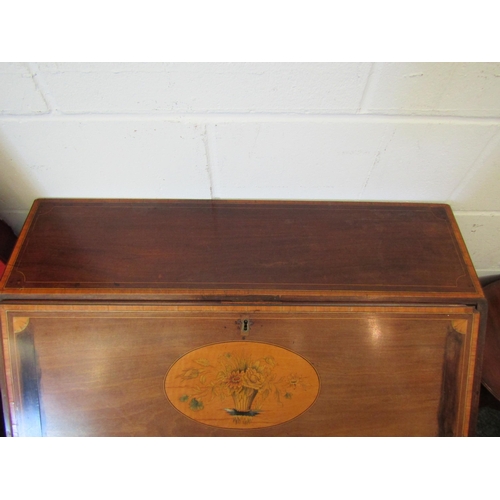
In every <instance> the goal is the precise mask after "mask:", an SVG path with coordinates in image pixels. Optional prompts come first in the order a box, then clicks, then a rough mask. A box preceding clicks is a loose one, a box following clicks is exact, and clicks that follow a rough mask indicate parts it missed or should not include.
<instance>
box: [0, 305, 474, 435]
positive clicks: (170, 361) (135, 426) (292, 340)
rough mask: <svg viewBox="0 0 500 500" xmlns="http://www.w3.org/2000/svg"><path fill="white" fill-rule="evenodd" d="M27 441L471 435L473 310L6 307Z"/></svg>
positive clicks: (15, 391) (16, 397) (11, 385)
mask: <svg viewBox="0 0 500 500" xmlns="http://www.w3.org/2000/svg"><path fill="white" fill-rule="evenodd" d="M2 329H3V334H4V335H3V336H4V356H5V367H6V380H7V391H8V399H9V409H10V412H9V417H10V419H11V428H12V433H13V434H14V435H44V436H275V435H283V436H436V435H464V434H466V433H467V428H468V418H469V411H470V400H471V394H472V374H473V368H474V367H473V364H474V358H475V342H476V333H477V321H476V313H475V310H474V309H473V308H468V307H434V308H431V307H408V308H403V307H312V306H289V307H285V306H260V307H257V306H255V307H254V306H243V305H241V306H125V305H122V306H67V305H66V306H64V305H50V306H49V305H47V306H22V305H3V306H2Z"/></svg>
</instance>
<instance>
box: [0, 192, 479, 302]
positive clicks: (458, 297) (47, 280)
mask: <svg viewBox="0 0 500 500" xmlns="http://www.w3.org/2000/svg"><path fill="white" fill-rule="evenodd" d="M0 293H1V295H2V298H3V299H16V298H17V299H19V298H22V299H29V298H45V299H51V298H54V299H67V298H72V299H75V300H77V299H82V300H83V299H85V300H88V299H93V298H94V299H104V298H108V299H114V300H137V299H139V300H207V301H210V300H214V301H215V300H243V299H245V300H253V301H255V300H277V301H290V300H292V301H297V300H306V301H315V300H316V301H324V300H326V301H343V300H350V301H352V300H355V301H374V300H375V301H391V300H394V299H395V298H396V297H397V301H398V302H401V301H406V302H426V301H429V298H431V297H432V300H433V301H434V302H435V301H436V300H437V301H443V302H449V303H453V302H463V301H464V300H465V299H467V298H468V299H470V300H475V299H481V298H482V297H483V295H482V291H481V287H480V285H479V282H478V280H477V276H476V274H475V271H474V268H473V266H472V263H471V260H470V258H469V256H468V254H467V250H466V247H465V244H464V242H463V240H462V237H461V235H460V232H459V230H458V227H457V224H456V222H455V219H454V217H453V214H452V212H451V209H450V207H449V206H447V205H440V204H416V203H411V204H410V203H408V204H405V203H350V202H349V203H347V202H275V201H258V202H257V201H219V200H217V201H211V200H196V201H191V200H71V199H40V200H36V201H35V203H34V204H33V207H32V210H31V212H30V214H29V216H28V218H27V221H26V223H25V226H24V228H23V231H22V233H21V235H20V237H19V241H18V244H17V246H16V248H15V250H14V253H13V256H12V258H11V260H10V262H9V265H8V267H7V269H6V272H5V275H4V278H3V280H2V282H1V283H0Z"/></svg>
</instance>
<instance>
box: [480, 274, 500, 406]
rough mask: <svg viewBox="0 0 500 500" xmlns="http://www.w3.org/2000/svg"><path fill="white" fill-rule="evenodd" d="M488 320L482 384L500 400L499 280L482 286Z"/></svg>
mask: <svg viewBox="0 0 500 500" xmlns="http://www.w3.org/2000/svg"><path fill="white" fill-rule="evenodd" d="M484 294H485V296H486V299H487V301H488V321H487V325H486V336H485V346H484V360H483V371H482V382H483V385H484V386H485V387H486V388H487V389H488V390H489V391H490V392H491V394H493V396H495V397H496V398H497V400H499V401H500V280H497V281H495V282H493V283H490V284H489V285H486V286H485V287H484Z"/></svg>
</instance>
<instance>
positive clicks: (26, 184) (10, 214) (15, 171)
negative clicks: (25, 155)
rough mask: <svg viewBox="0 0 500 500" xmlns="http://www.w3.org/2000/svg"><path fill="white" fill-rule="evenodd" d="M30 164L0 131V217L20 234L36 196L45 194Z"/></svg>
mask: <svg viewBox="0 0 500 500" xmlns="http://www.w3.org/2000/svg"><path fill="white" fill-rule="evenodd" d="M27 172H29V169H28V166H27V165H26V164H25V162H23V160H22V159H21V158H20V157H19V156H18V155H17V153H16V152H15V150H14V148H13V147H12V146H11V145H10V144H9V143H8V141H7V140H6V139H5V138H4V137H3V136H2V135H1V133H0V219H3V220H4V221H5V222H7V224H8V225H9V226H10V227H12V229H13V230H14V232H15V233H16V234H19V231H20V230H21V227H22V224H23V223H24V220H25V218H26V215H27V213H28V211H29V209H30V208H31V205H32V203H33V201H34V200H35V199H36V198H40V197H42V196H43V193H42V190H41V189H40V187H39V186H38V185H37V183H36V181H34V180H33V179H32V178H30V177H29V175H28V174H27Z"/></svg>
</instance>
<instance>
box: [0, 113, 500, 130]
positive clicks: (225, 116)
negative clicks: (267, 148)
mask: <svg viewBox="0 0 500 500" xmlns="http://www.w3.org/2000/svg"><path fill="white" fill-rule="evenodd" d="M54 112H55V113H56V114H54ZM54 112H53V113H52V114H45V115H23V114H7V113H5V114H0V121H2V122H9V121H15V122H29V121H49V120H51V121H117V120H136V121H169V122H178V123H198V124H199V123H200V121H205V122H206V123H246V122H247V123H256V122H269V123H281V122H301V123H305V122H311V123H321V122H324V123H328V122H332V123H333V122H340V123H378V122H380V121H384V122H385V123H415V124H419V123H420V124H427V123H437V124H442V125H448V124H456V125H484V126H488V125H500V117H471V116H446V115H395V114H381V113H373V114H372V113H371V114H356V112H355V110H353V112H352V113H351V114H349V113H347V114H346V113H342V114H341V113H339V114H322V113H185V114H182V113H181V114H179V113H154V112H145V113H142V112H141V113H63V112H61V111H60V110H59V109H54Z"/></svg>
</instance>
